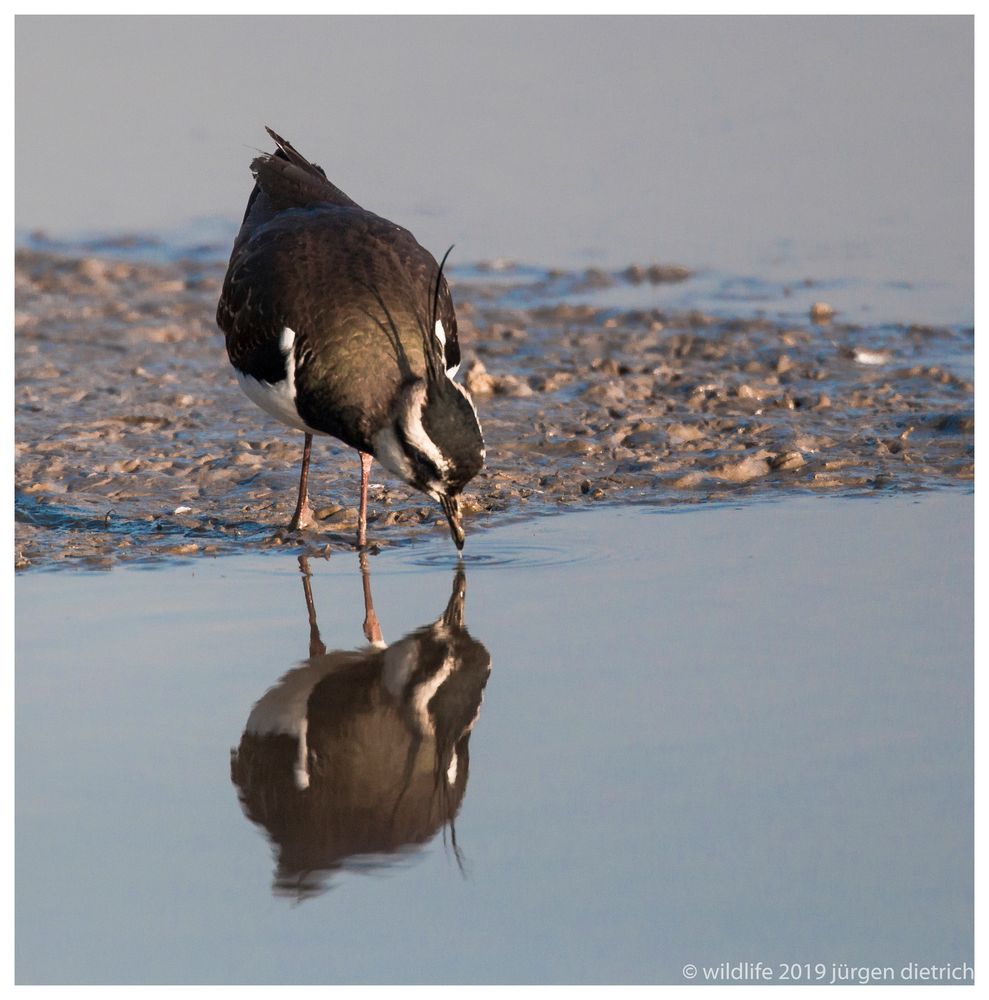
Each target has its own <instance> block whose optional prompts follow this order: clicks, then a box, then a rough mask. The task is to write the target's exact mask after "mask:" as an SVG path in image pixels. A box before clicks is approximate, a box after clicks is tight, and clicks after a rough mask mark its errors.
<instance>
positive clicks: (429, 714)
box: [231, 555, 491, 899]
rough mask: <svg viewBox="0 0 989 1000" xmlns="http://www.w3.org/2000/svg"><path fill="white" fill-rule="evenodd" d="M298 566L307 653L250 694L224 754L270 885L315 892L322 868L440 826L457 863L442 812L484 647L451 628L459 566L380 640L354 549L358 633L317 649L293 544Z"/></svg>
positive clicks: (475, 704) (473, 705)
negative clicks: (356, 645) (263, 850)
mask: <svg viewBox="0 0 989 1000" xmlns="http://www.w3.org/2000/svg"><path fill="white" fill-rule="evenodd" d="M299 564H300V567H301V569H302V574H303V587H304V589H305V595H306V607H307V609H308V612H309V659H308V660H306V661H305V662H303V663H301V664H300V665H299V666H297V667H295V668H294V669H292V670H290V671H289V672H288V673H287V674H285V676H284V677H282V679H281V680H280V681H279V682H278V683H277V684H276V685H275V686H274V687H272V688H271V689H270V690H269V691H268V692H267V693H266V694H265V695H264V697H262V698H261V700H260V701H258V703H257V704H256V705H255V706H254V708H253V710H252V711H251V714H250V717H249V718H248V720H247V726H246V727H245V729H244V735H243V736H242V737H241V741H240V747H239V748H238V749H237V750H235V751H233V752H232V755H231V777H232V779H233V781H234V784H236V785H237V788H238V791H239V795H240V801H241V805H242V806H243V808H244V812H245V813H246V814H247V816H248V817H249V818H250V819H251V820H252V821H253V822H255V823H257V824H259V825H260V826H263V827H264V828H265V830H266V831H267V832H268V835H269V836H270V838H271V840H272V842H273V844H274V845H275V850H276V855H277V862H278V864H277V869H276V873H275V882H274V887H275V891H276V892H279V893H285V894H290V895H293V896H297V897H298V898H300V899H301V898H303V897H306V896H309V895H313V894H315V893H318V892H321V891H322V889H323V888H324V885H323V882H324V879H325V877H326V874H327V873H329V872H332V871H334V870H337V869H339V868H342V867H344V866H347V867H350V868H369V867H374V866H376V865H379V864H382V863H386V862H387V861H388V860H392V859H394V857H395V856H396V855H398V854H399V853H400V852H403V850H404V849H407V848H410V847H412V846H414V845H420V844H425V843H426V842H427V841H429V840H430V839H431V838H432V837H433V835H434V834H435V833H436V832H437V831H438V830H440V829H441V828H443V829H444V830H445V828H446V826H447V825H449V827H450V840H451V843H452V845H453V850H454V853H455V855H456V857H457V861H458V863H460V860H461V858H460V853H459V850H458V848H457V842H456V830H455V828H454V817H455V816H456V814H457V811H458V809H459V808H460V803H461V802H462V800H463V797H464V791H465V790H466V787H467V773H468V751H467V744H468V742H469V740H470V732H471V729H472V728H473V726H474V723H475V721H476V720H477V715H478V712H479V710H480V705H481V696H482V692H483V690H484V685H485V683H486V682H487V679H488V674H489V673H490V670H491V657H490V656H489V654H488V651H487V650H486V649H485V648H484V646H483V645H482V644H481V643H479V642H477V641H476V640H474V639H472V638H471V636H470V634H469V633H468V632H467V629H466V628H465V627H464V596H465V586H466V578H465V576H464V572H463V570H462V569H458V570H457V572H456V574H455V576H454V579H453V593H452V594H451V596H450V600H449V603H448V604H447V606H446V610H445V611H444V612H443V614H442V615H440V617H439V618H438V619H437V620H436V621H435V622H433V624H431V625H425V626H423V627H422V628H419V629H416V631H414V632H412V633H410V634H409V635H407V636H406V637H405V638H404V639H401V640H400V641H398V642H395V643H392V644H391V645H390V646H386V645H385V643H384V642H383V641H382V639H381V629H380V627H379V625H378V620H377V616H376V615H375V613H374V606H373V604H372V601H371V584H370V576H369V574H368V570H367V563H366V560H365V558H364V557H363V555H362V561H361V570H362V576H363V583H364V607H365V619H364V634H365V636H366V637H367V639H368V642H369V643H370V645H369V646H368V647H366V648H365V649H362V650H356V651H353V652H345V651H342V650H341V651H336V652H329V653H328V652H326V647H325V646H324V644H323V642H322V640H321V638H320V634H319V627H318V625H317V624H316V611H315V607H314V605H313V598H312V590H311V587H310V577H309V566H308V563H307V561H306V559H305V557H304V556H300V558H299ZM368 855H378V857H375V858H368V857H367V856H368ZM381 855H386V856H389V855H390V856H391V857H390V858H389V857H381Z"/></svg>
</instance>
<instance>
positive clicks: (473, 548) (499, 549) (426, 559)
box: [402, 536, 605, 572]
mask: <svg viewBox="0 0 989 1000" xmlns="http://www.w3.org/2000/svg"><path fill="white" fill-rule="evenodd" d="M603 558H605V552H604V551H603V550H596V549H594V548H592V547H588V546H580V547H576V546H575V547H570V548H565V547H564V546H562V545H561V546H555V545H544V544H538V545H537V544H532V543H528V542H513V541H509V542H507V543H506V542H505V541H499V540H498V539H496V538H494V537H491V538H486V537H483V536H481V537H477V538H472V539H471V540H470V542H469V543H468V547H467V549H466V550H465V551H464V553H463V555H462V557H461V559H462V562H463V565H464V567H465V568H466V569H467V571H468V572H471V571H474V570H482V569H495V568H497V567H502V566H511V567H513V568H519V569H532V568H536V567H542V566H568V565H572V564H575V563H583V562H587V561H588V560H591V559H594V560H597V561H600V560H602V559H603ZM402 561H403V563H404V564H406V565H409V566H424V567H427V568H430V569H432V568H439V567H448V566H451V565H453V564H455V563H456V562H457V557H456V556H455V555H453V554H452V553H451V552H449V551H446V550H442V549H434V550H432V551H429V552H425V551H415V550H411V549H410V551H409V552H408V553H406V555H405V558H404V559H403V560H402Z"/></svg>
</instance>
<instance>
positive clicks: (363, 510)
mask: <svg viewBox="0 0 989 1000" xmlns="http://www.w3.org/2000/svg"><path fill="white" fill-rule="evenodd" d="M358 454H359V455H360V456H361V507H360V511H359V512H358V515H357V546H358V548H361V549H363V548H364V546H365V545H367V481H368V476H370V474H371V459H372V458H373V457H374V456H373V455H369V454H368V453H367V452H366V451H361V452H358Z"/></svg>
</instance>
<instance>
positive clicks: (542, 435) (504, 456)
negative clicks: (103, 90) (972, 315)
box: [15, 237, 974, 569]
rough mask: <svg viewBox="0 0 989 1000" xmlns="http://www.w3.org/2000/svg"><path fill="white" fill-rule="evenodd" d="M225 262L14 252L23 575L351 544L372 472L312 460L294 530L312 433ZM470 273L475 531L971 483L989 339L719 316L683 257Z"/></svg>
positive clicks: (485, 267) (98, 249)
mask: <svg viewBox="0 0 989 1000" xmlns="http://www.w3.org/2000/svg"><path fill="white" fill-rule="evenodd" d="M156 256H157V258H158V259H157V260H156V259H155V257H156ZM223 269H224V261H223V248H221V247H216V246H206V247H200V248H195V249H191V250H190V249H188V248H186V249H185V250H183V251H182V252H173V251H171V250H170V249H169V248H167V247H156V246H155V245H153V244H150V245H145V244H142V243H141V241H140V240H137V239H134V238H128V237H121V238H105V239H102V240H100V241H97V242H96V243H94V244H88V245H68V244H66V245H58V244H53V243H51V242H50V241H45V240H44V239H40V238H39V239H35V240H33V241H29V242H28V245H27V246H26V247H24V248H23V249H21V250H20V251H19V252H18V253H17V256H16V340H15V356H16V389H15V401H16V402H15V406H16V411H15V412H16V416H15V419H16V444H15V455H16V460H15V492H16V518H17V525H16V552H15V561H16V566H17V568H19V569H29V568H34V567H53V566H57V565H84V566H87V567H90V568H93V567H108V566H111V565H113V564H115V563H122V562H133V561H146V560H157V559H161V558H173V559H174V558H182V557H192V556H196V555H214V554H219V553H223V552H232V551H241V550H243V549H245V548H253V547H270V546H282V545H294V546H297V547H298V548H299V549H300V551H308V552H310V553H323V554H327V553H328V552H329V551H332V550H334V549H338V548H347V547H350V546H351V545H352V544H353V534H354V526H355V524H356V498H357V470H358V463H357V459H356V455H355V454H354V453H353V452H351V451H349V450H348V449H347V448H345V447H344V446H343V445H341V444H340V443H339V442H337V441H335V440H333V439H331V438H322V439H317V444H316V448H315V450H314V472H313V475H312V477H311V480H310V489H311V490H312V493H313V502H314V505H315V506H316V509H317V512H318V515H319V518H320V524H319V527H318V529H317V530H315V531H308V532H304V533H302V534H289V533H287V532H286V531H284V530H282V526H283V525H285V524H287V522H288V520H289V518H290V516H291V511H292V508H293V504H294V490H295V485H296V479H297V475H298V465H299V461H300V457H301V441H302V437H301V434H297V433H293V432H291V431H288V430H287V429H285V428H284V427H282V426H281V425H279V424H277V423H276V422H275V421H274V420H273V419H272V418H270V417H268V416H267V415H266V414H264V413H262V412H261V411H259V410H258V409H257V408H256V407H255V406H254V405H253V404H252V403H251V402H250V401H249V400H247V399H246V398H245V397H243V396H242V395H241V393H240V391H239V390H238V388H237V386H236V384H235V380H234V378H233V374H232V369H231V368H230V366H229V364H228V362H227V359H226V356H225V352H224V346H223V339H222V335H221V334H220V332H219V331H218V329H217V328H216V326H215V322H214V313H215V305H216V300H217V296H218V293H219V286H220V282H221V280H222V274H223ZM451 279H452V286H453V293H454V297H455V301H456V304H457V309H458V317H459V320H460V327H461V341H462V344H463V347H464V352H465V364H464V371H463V373H462V376H461V377H462V378H463V379H464V381H465V383H466V384H467V386H468V387H469V388H470V389H471V391H472V393H473V394H474V397H475V401H476V403H477V406H478V411H479V414H480V417H481V421H482V425H483V428H484V431H485V436H486V439H487V445H488V458H487V464H486V467H485V468H484V470H483V471H482V473H481V474H480V475H479V476H478V477H477V478H476V479H475V480H474V481H473V482H472V483H471V485H470V487H469V490H468V493H467V495H466V498H465V499H466V503H465V507H466V511H467V519H468V521H467V523H468V528H469V531H468V534H470V533H473V532H476V531H477V530H478V529H479V528H482V527H485V526H488V525H491V524H494V523H497V522H498V521H499V520H502V519H504V518H505V517H515V516H519V515H523V516H524V515H529V514H543V513H547V512H550V511H555V510H559V509H565V508H569V507H580V506H584V505H587V504H592V503H599V502H602V501H604V502H608V501H610V502H646V503H653V504H660V505H670V504H684V503H685V504H696V503H702V502H708V501H718V500H726V499H732V498H736V497H742V496H761V495H776V494H785V493H808V492H809V493H836V494H848V493H871V492H875V491H880V490H894V491H898V490H920V489H928V488H944V487H954V486H961V487H967V488H970V487H971V485H972V482H973V475H974V472H973V469H974V443H973V442H974V396H973V380H972V352H973V337H974V332H973V330H972V329H971V328H970V327H962V326H930V325H921V324H902V323H885V322H883V323H877V324H875V325H862V324H860V323H847V322H842V321H841V316H840V314H839V315H837V316H832V315H830V314H829V309H828V308H827V304H826V303H813V304H812V306H811V307H810V308H806V303H807V302H809V301H812V300H813V298H814V291H815V290H814V288H813V283H812V282H808V283H806V284H805V285H804V286H802V287H800V288H783V289H781V290H780V295H781V297H782V301H784V302H785V301H788V300H793V301H794V302H797V301H799V302H801V303H803V305H802V306H801V311H800V312H799V313H795V310H794V309H792V308H791V309H789V310H787V309H785V308H783V309H777V310H772V311H770V310H764V311H763V312H762V313H761V314H760V312H759V311H758V310H752V309H748V310H745V311H742V310H738V311H737V312H733V311H732V310H731V308H728V309H724V308H722V309H705V308H701V306H703V305H704V304H705V299H704V296H702V295H701V294H700V293H698V294H696V295H695V296H694V297H693V299H692V298H691V290H692V288H700V287H701V286H702V284H703V280H704V279H703V276H697V275H693V274H691V272H689V271H688V270H687V269H685V268H682V267H677V266H660V265H642V266H639V265H630V266H628V267H627V268H623V269H620V270H617V271H603V270H594V269H592V270H580V271H548V270H540V269H538V268H531V267H522V266H518V265H515V264H512V263H509V262H493V263H488V264H481V265H477V266H470V267H460V268H459V269H458V268H454V269H453V270H452V272H451ZM692 301H693V302H694V303H695V304H694V305H693V306H691V305H690V303H691V302H692ZM685 303H686V304H687V305H686V306H685V305H684V304H685ZM375 470H376V471H377V472H379V474H380V471H381V470H379V469H378V467H377V466H376V467H375ZM372 481H373V486H372V490H371V504H370V508H371V510H370V516H369V522H370V524H371V533H370V534H371V540H372V541H373V542H374V543H375V544H376V545H377V546H379V547H380V546H388V545H394V544H404V543H406V542H408V541H410V540H414V539H415V538H416V537H419V536H421V535H422V534H423V533H424V532H432V531H435V530H445V529H443V528H442V524H441V521H442V515H441V513H440V512H439V510H438V508H436V507H435V505H432V504H430V503H428V502H427V501H426V500H425V498H423V497H422V496H421V495H419V494H416V493H414V492H413V491H411V490H409V489H407V488H406V487H405V486H404V485H402V484H400V483H397V482H395V481H394V480H391V479H390V478H380V477H379V476H375V475H374V473H372ZM437 526H439V527H437Z"/></svg>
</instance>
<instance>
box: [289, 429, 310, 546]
mask: <svg viewBox="0 0 989 1000" xmlns="http://www.w3.org/2000/svg"><path fill="white" fill-rule="evenodd" d="M311 451H312V434H308V433H307V434H306V443H305V444H304V445H303V447H302V473H301V474H300V476H299V502H298V503H297V504H296V505H295V513H294V514H293V515H292V520H291V521H290V522H289V528H291V529H292V531H298V530H299V529H300V528H312V527H314V526H315V524H316V517H315V515H314V513H313V509H312V507H311V506H310V505H309V453H310V452H311Z"/></svg>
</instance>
